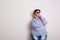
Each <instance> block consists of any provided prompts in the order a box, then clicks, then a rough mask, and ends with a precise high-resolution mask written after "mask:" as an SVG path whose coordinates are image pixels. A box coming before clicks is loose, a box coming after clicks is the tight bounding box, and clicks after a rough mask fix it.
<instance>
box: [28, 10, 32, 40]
mask: <svg viewBox="0 0 60 40" xmlns="http://www.w3.org/2000/svg"><path fill="white" fill-rule="evenodd" d="M30 16H31V17H33V11H32V12H31V15H30ZM28 31H29V33H28V36H27V40H32V38H31V32H32V20H30V21H29V23H28Z"/></svg>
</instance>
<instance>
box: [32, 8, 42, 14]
mask: <svg viewBox="0 0 60 40" xmlns="http://www.w3.org/2000/svg"><path fill="white" fill-rule="evenodd" d="M36 11H39V12H41V10H40V9H35V10H34V12H33V15H35V13H36Z"/></svg>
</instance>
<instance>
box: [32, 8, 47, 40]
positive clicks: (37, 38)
mask: <svg viewBox="0 0 60 40" xmlns="http://www.w3.org/2000/svg"><path fill="white" fill-rule="evenodd" d="M40 13H41V10H39V9H35V10H34V13H33V19H32V33H31V37H32V40H47V31H46V28H45V25H46V24H47V21H46V20H45V18H44V17H42V16H41V15H40Z"/></svg>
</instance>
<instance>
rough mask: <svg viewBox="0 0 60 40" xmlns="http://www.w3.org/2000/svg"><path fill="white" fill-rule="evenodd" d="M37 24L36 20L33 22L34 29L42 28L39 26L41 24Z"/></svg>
mask: <svg viewBox="0 0 60 40" xmlns="http://www.w3.org/2000/svg"><path fill="white" fill-rule="evenodd" d="M36 23H37V22H36V20H34V19H33V20H32V26H33V27H40V26H41V25H39V24H36Z"/></svg>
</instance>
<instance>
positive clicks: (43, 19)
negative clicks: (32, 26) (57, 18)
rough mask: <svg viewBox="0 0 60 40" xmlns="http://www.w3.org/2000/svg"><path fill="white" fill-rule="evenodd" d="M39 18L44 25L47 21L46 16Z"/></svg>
mask: <svg viewBox="0 0 60 40" xmlns="http://www.w3.org/2000/svg"><path fill="white" fill-rule="evenodd" d="M41 19H42V21H43V24H44V25H46V24H47V23H48V22H47V20H46V18H44V17H42V18H41Z"/></svg>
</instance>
